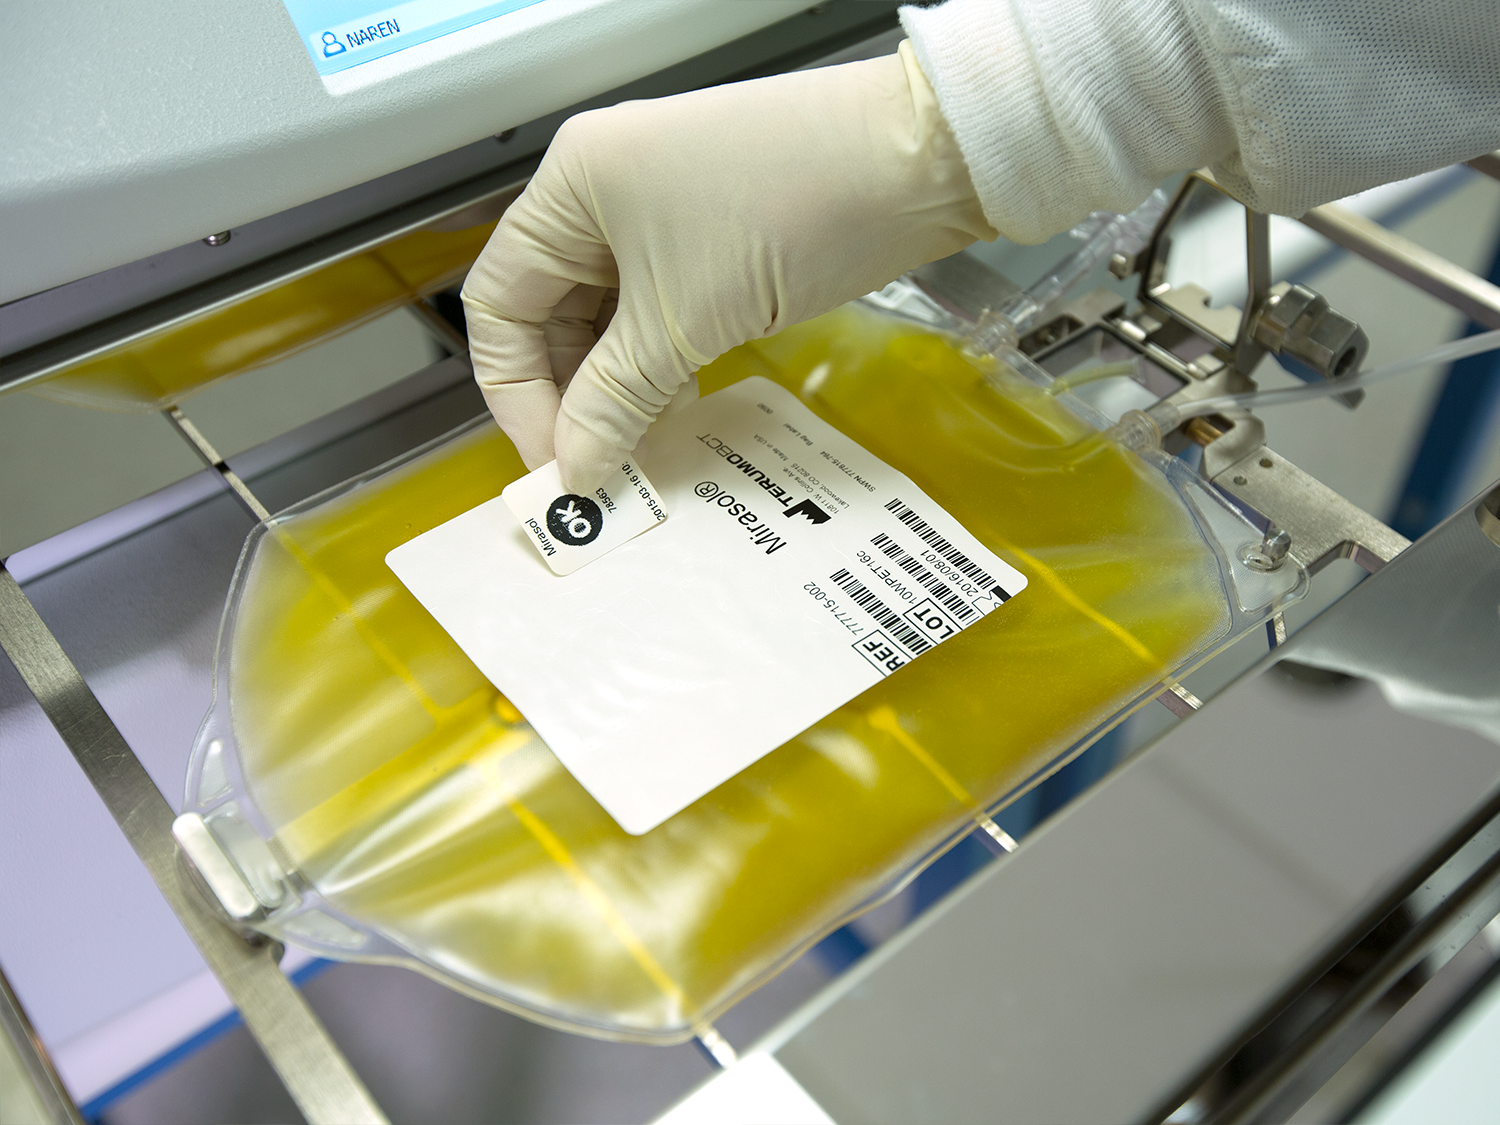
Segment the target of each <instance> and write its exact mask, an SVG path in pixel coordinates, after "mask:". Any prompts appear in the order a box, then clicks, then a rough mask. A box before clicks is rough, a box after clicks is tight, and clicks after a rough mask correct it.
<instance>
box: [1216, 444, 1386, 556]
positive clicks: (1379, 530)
mask: <svg viewBox="0 0 1500 1125" xmlns="http://www.w3.org/2000/svg"><path fill="white" fill-rule="evenodd" d="M1215 444H1216V443H1215ZM1208 448H1210V449H1212V448H1213V446H1212V445H1210V446H1209V447H1208ZM1205 456H1206V454H1205ZM1210 479H1211V480H1212V482H1213V483H1214V484H1215V485H1217V486H1218V487H1219V488H1221V489H1222V490H1223V491H1225V492H1227V493H1229V494H1230V495H1232V496H1234V497H1235V498H1237V499H1239V500H1243V501H1244V502H1245V503H1246V504H1248V505H1250V507H1252V508H1254V509H1255V510H1256V511H1257V512H1259V513H1260V514H1261V515H1263V516H1266V517H1267V518H1268V519H1270V520H1272V521H1273V522H1274V523H1275V524H1276V526H1277V527H1278V528H1281V529H1282V530H1284V531H1286V532H1287V533H1288V534H1289V535H1290V536H1291V540H1292V543H1291V554H1292V556H1293V557H1294V558H1296V560H1297V561H1298V562H1300V563H1301V564H1302V565H1303V566H1304V567H1305V568H1306V569H1307V572H1308V573H1309V574H1316V573H1317V572H1318V571H1320V570H1322V569H1323V568H1324V567H1325V566H1327V565H1328V564H1329V563H1331V562H1333V560H1334V559H1352V560H1353V561H1354V562H1355V563H1356V564H1358V565H1359V566H1361V567H1363V568H1364V569H1365V570H1366V571H1368V572H1369V573H1371V574H1374V573H1375V572H1376V571H1377V570H1379V569H1380V568H1381V567H1383V566H1384V565H1385V564H1386V563H1388V562H1390V561H1391V559H1393V558H1395V557H1396V556H1397V555H1398V554H1400V553H1401V552H1402V551H1404V550H1405V549H1406V548H1407V547H1410V546H1411V540H1410V539H1407V538H1406V537H1405V536H1404V535H1400V534H1398V533H1397V532H1395V531H1392V530H1391V529H1390V528H1389V527H1387V526H1386V525H1385V524H1383V523H1381V522H1380V521H1379V520H1378V519H1376V518H1375V517H1374V516H1372V515H1370V513H1368V512H1366V511H1365V510H1364V509H1363V508H1359V507H1356V506H1355V505H1353V504H1351V503H1350V502H1349V501H1348V500H1345V499H1344V498H1343V497H1342V496H1340V495H1339V494H1338V493H1337V492H1335V491H1334V490H1333V489H1331V488H1329V487H1328V486H1327V485H1326V484H1324V483H1323V482H1322V481H1320V480H1318V479H1317V478H1316V477H1314V476H1311V475H1309V474H1308V473H1305V472H1303V471H1302V470H1301V469H1299V468H1298V467H1297V466H1296V465H1294V464H1292V463H1291V462H1290V461H1288V460H1287V459H1286V458H1285V457H1283V456H1281V454H1279V453H1276V452H1274V451H1273V450H1271V449H1268V448H1266V447H1265V446H1264V445H1262V446H1261V447H1260V448H1259V449H1256V450H1254V451H1252V452H1251V453H1250V454H1248V455H1247V456H1245V457H1242V458H1240V459H1239V460H1238V461H1235V462H1234V463H1233V464H1231V465H1229V466H1228V467H1227V468H1224V469H1222V470H1220V471H1219V472H1217V473H1215V474H1214V475H1213V476H1212V477H1211V478H1210Z"/></svg>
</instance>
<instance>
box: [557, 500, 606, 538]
mask: <svg viewBox="0 0 1500 1125" xmlns="http://www.w3.org/2000/svg"><path fill="white" fill-rule="evenodd" d="M603 527H604V513H603V512H601V511H600V510H599V505H598V504H596V503H594V502H593V501H592V500H590V499H589V498H588V497H587V496H575V495H573V494H572V493H565V494H564V495H562V496H559V497H558V498H557V499H556V500H554V501H552V503H551V504H549V505H548V506H547V530H548V531H550V532H552V534H553V535H554V536H555V537H556V538H557V541H558V542H559V543H562V544H564V545H565V546H568V547H582V546H583V545H584V544H586V543H592V542H593V541H594V540H595V539H597V538H599V532H600V530H601V529H602V528H603Z"/></svg>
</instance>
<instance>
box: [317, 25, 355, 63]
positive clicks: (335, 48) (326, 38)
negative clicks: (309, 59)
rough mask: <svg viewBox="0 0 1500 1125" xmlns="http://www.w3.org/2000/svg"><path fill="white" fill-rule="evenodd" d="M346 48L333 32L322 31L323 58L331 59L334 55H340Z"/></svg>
mask: <svg viewBox="0 0 1500 1125" xmlns="http://www.w3.org/2000/svg"><path fill="white" fill-rule="evenodd" d="M348 49H349V48H348V47H345V46H344V45H343V44H342V43H340V42H339V37H338V36H337V35H335V34H334V33H333V32H331V31H325V32H323V57H324V58H325V59H331V58H332V57H333V56H334V55H342V54H343V53H344V52H345V51H347V50H348Z"/></svg>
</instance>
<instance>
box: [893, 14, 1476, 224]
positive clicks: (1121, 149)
mask: <svg viewBox="0 0 1500 1125" xmlns="http://www.w3.org/2000/svg"><path fill="white" fill-rule="evenodd" d="M901 19H902V22H903V24H904V25H905V27H906V32H907V34H908V35H909V36H910V37H911V40H912V45H913V47H914V48H915V49H916V53H917V58H918V60H919V61H920V62H921V64H922V69H923V70H924V71H925V72H926V74H927V76H928V78H929V79H931V81H932V84H933V86H934V88H935V89H936V91H937V96H938V101H939V104H940V105H941V106H942V109H943V114H944V116H945V117H947V119H948V123H949V124H950V125H951V126H952V128H953V132H954V134H955V136H956V137H957V138H958V143H959V147H960V148H962V150H963V153H964V156H965V158H966V159H967V161H968V163H969V170H970V174H971V175H972V176H973V179H974V186H975V188H976V189H977V190H978V193H979V198H980V201H981V203H982V204H983V205H984V210H985V215H986V217H987V218H988V219H989V221H990V222H991V224H993V225H994V226H995V227H996V228H997V229H999V230H1000V231H1001V232H1002V233H1004V234H1005V235H1006V236H1007V237H1009V238H1011V239H1013V240H1015V241H1017V242H1039V241H1042V240H1043V239H1046V238H1047V237H1049V236H1050V235H1052V234H1055V233H1056V232H1057V231H1059V230H1064V229H1066V228H1067V227H1069V226H1070V225H1072V224H1073V223H1075V222H1077V221H1078V220H1079V219H1080V218H1081V217H1083V216H1084V215H1086V214H1087V213H1088V212H1089V211H1093V210H1099V209H1107V210H1112V211H1127V210H1129V209H1131V208H1132V207H1134V206H1135V205H1136V204H1138V203H1139V202H1140V201H1141V200H1142V199H1144V198H1145V197H1146V195H1147V193H1148V192H1150V190H1151V189H1152V188H1153V187H1155V186H1156V185H1157V184H1158V183H1160V182H1161V181H1162V180H1163V179H1165V178H1166V177H1167V176H1169V175H1171V174H1172V173H1174V172H1181V171H1185V170H1187V169H1190V168H1196V167H1202V166H1204V165H1208V166H1210V167H1212V168H1213V170H1214V173H1215V175H1216V176H1217V177H1218V178H1219V180H1220V182H1221V183H1223V184H1224V185H1225V187H1227V188H1228V189H1229V190H1230V191H1232V192H1234V193H1235V194H1236V195H1237V196H1239V197H1240V198H1241V199H1243V200H1244V201H1245V202H1247V203H1249V204H1250V205H1251V206H1253V207H1256V208H1258V209H1260V210H1264V211H1273V212H1277V213H1280V214H1288V215H1298V214H1301V213H1302V212H1303V211H1306V210H1307V209H1308V208H1309V207H1314V206H1316V205H1318V204H1320V203H1326V202H1327V201H1329V200H1331V199H1338V198H1341V197H1343V196H1346V195H1351V194H1353V193H1354V192H1357V191H1362V190H1364V189H1365V188H1369V187H1373V186H1375V185H1376V184H1381V183H1389V182H1391V181H1393V180H1399V179H1404V178H1405V177H1407V176H1413V175H1416V174H1417V173H1419V172H1426V171H1429V170H1431V169H1433V168H1440V167H1443V166H1444V165H1447V164H1451V163H1454V162H1455V161H1459V160H1467V159H1470V158H1472V157H1475V156H1478V155H1479V154H1481V153H1484V152H1489V151H1490V150H1492V149H1495V148H1497V147H1500V5H1497V4H1496V0H1375V2H1372V0H949V2H948V3H946V4H943V5H942V6H941V7H936V8H903V9H902V11H901Z"/></svg>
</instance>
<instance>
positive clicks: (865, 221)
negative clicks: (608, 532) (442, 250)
mask: <svg viewBox="0 0 1500 1125" xmlns="http://www.w3.org/2000/svg"><path fill="white" fill-rule="evenodd" d="M995 234H996V232H995V231H994V230H993V229H992V228H991V227H990V225H989V223H988V222H986V220H985V217H984V213H983V211H982V210H981V209H980V205H979V201H978V199H977V198H976V197H975V194H974V188H973V185H972V183H971V182H970V179H969V172H968V169H967V167H966V166H965V164H964V161H963V157H962V155H961V154H960V152H959V149H958V145H957V143H956V142H955V141H954V139H953V135H952V133H951V132H950V131H949V129H948V126H947V124H946V123H945V122H944V120H943V117H942V115H941V113H940V112H939V110H938V105H937V99H936V97H935V96H934V94H933V92H932V86H931V84H930V83H929V82H928V81H927V79H926V77H925V76H924V75H923V74H922V71H921V69H920V68H919V67H918V65H917V61H916V57H915V55H914V54H913V53H912V50H911V46H910V44H907V43H903V44H902V45H901V49H900V51H899V53H898V54H895V55H891V56H888V57H886V58H881V59H872V60H869V61H866V62H856V63H848V64H846V65H843V66H833V67H826V68H823V69H819V70H809V71H800V72H797V73H792V74H783V75H777V76H775V77H771V78H762V79H757V80H755V81H752V82H740V83H735V84H733V85H728V86H718V87H714V88H711V89H707V90H699V91H696V92H693V93H689V94H680V95H678V96H676V97H670V98H662V99H659V100H656V101H638V102H625V103H622V104H620V105H616V106H612V107H610V108H608V109H601V110H594V111H593V112H590V113H584V114H580V115H578V116H577V117H573V118H570V119H569V120H568V121H567V122H566V123H565V124H564V125H563V127H562V128H561V129H560V130H558V133H557V136H556V137H555V138H554V140H553V142H552V147H551V148H550V149H548V150H547V154H546V156H545V158H544V159H543V160H542V164H541V167H540V168H539V169H538V170H537V173H536V175H535V176H534V177H533V178H532V180H531V183H530V184H529V185H528V186H527V188H526V190H525V192H524V193H523V194H522V195H521V197H520V198H519V199H517V200H516V202H515V203H513V204H511V206H510V208H509V210H507V211H506V213H505V217H504V218H503V219H501V221H500V224H499V226H498V227H496V229H495V233H494V234H493V235H492V236H491V238H490V241H489V244H488V245H487V246H486V247H485V249H484V253H483V254H481V255H480V257H479V260H478V261H477V262H476V263H475V264H474V268H473V269H472V270H471V271H470V272H469V277H468V280H467V281H466V282H465V284H464V289H463V299H464V306H465V309H466V312H467V317H468V323H469V344H470V350H471V352H472V354H473V359H474V373H475V377H476V379H477V380H478V381H479V385H480V388H481V389H482V390H483V392H484V397H485V401H486V402H488V403H489V407H490V410H491V411H492V412H493V414H494V415H495V419H496V421H498V422H499V423H500V425H501V427H502V428H503V429H504V430H505V432H506V433H507V434H508V435H509V436H510V438H511V440H512V441H513V442H515V444H516V449H517V450H518V451H519V452H520V454H521V457H522V459H523V460H524V461H525V462H526V465H527V467H529V468H536V467H537V466H539V465H542V464H545V463H546V462H547V461H550V460H551V459H552V458H553V457H554V456H556V458H557V461H558V468H559V470H560V471H561V473H562V477H563V480H564V482H565V483H566V484H567V486H568V488H570V489H571V490H572V491H574V492H579V493H585V494H586V493H588V492H591V491H593V489H594V488H597V487H598V485H599V484H600V483H601V482H602V481H603V480H604V478H605V477H606V476H607V475H608V474H609V472H610V471H611V470H613V469H614V468H615V467H616V466H618V465H619V463H620V462H621V460H623V459H625V458H626V457H627V456H628V455H629V454H630V452H631V451H632V450H633V449H634V448H635V445H636V443H637V442H638V441H639V440H640V438H641V435H642V434H643V433H644V432H645V430H646V427H647V426H648V425H649V424H650V422H651V421H652V419H654V418H655V417H656V416H657V415H658V414H659V413H660V412H661V411H662V409H663V408H664V407H666V406H667V405H668V403H669V402H670V401H671V400H672V398H673V396H674V395H677V394H678V393H679V392H680V391H683V390H684V389H686V390H687V392H688V393H695V391H694V389H693V387H694V385H693V383H692V382H691V377H692V375H693V373H694V372H695V371H696V370H697V369H698V368H699V367H700V366H702V365H703V364H705V363H707V362H709V361H710V360H712V359H714V358H715V357H717V356H719V355H721V354H723V353H724V352H726V351H728V350H729V349H730V348H732V347H735V346H736V345H737V344H741V343H743V342H745V341H746V340H750V339H755V338H758V337H761V336H765V335H769V334H770V333H772V332H775V331H777V330H778V329H781V328H784V327H786V326H787V325H789V324H795V323H797V322H798V321H802V320H807V319H809V318H811V317H814V316H817V315H819V314H820V313H824V312H827V311H828V310H829V309H832V308H835V307H836V306H838V305H840V304H843V303H844V302H845V301H848V300H851V299H853V298H855V297H858V296H861V295H863V294H865V293H868V292H870V291H872V290H875V289H879V288H881V287H882V286H884V285H886V284H887V283H889V282H890V281H891V280H892V279H894V278H895V277H897V276H898V275H899V274H901V273H903V272H904V271H906V270H908V269H912V268H914V267H916V266H919V265H921V264H923V263H924V262H929V261H932V260H933V259H936V258H941V257H945V256H947V255H948V254H952V253H956V252H957V251H959V250H961V249H962V248H963V247H965V246H967V245H969V243H971V242H973V241H974V240H975V239H976V238H994V237H995ZM616 291H618V307H616V298H615V292H616ZM564 392H566V393H564ZM559 403H560V404H561V409H560V410H559Z"/></svg>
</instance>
